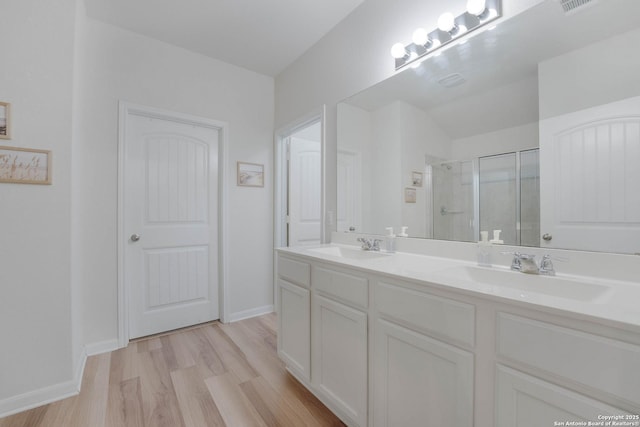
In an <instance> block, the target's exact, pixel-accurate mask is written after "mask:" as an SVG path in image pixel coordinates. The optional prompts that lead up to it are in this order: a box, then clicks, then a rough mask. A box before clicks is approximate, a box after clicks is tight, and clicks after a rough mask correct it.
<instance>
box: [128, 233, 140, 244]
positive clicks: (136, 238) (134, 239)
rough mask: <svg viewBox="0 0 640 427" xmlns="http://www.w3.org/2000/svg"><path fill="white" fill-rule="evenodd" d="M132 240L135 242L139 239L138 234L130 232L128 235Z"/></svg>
mask: <svg viewBox="0 0 640 427" xmlns="http://www.w3.org/2000/svg"><path fill="white" fill-rule="evenodd" d="M130 239H131V241H132V242H137V241H138V240H140V235H139V234H132V235H131V237H130Z"/></svg>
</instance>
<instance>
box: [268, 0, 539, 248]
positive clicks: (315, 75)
mask: <svg viewBox="0 0 640 427" xmlns="http://www.w3.org/2000/svg"><path fill="white" fill-rule="evenodd" d="M541 1H542V0H504V1H503V9H504V10H503V16H504V19H507V18H509V17H512V16H514V15H516V14H518V13H520V12H522V11H523V10H526V9H527V8H529V7H531V6H533V5H535V4H537V3H540V2H541ZM459 6H460V7H461V8H464V2H460V4H459ZM446 8H447V7H446V5H444V2H443V1H442V0H395V1H389V0H367V1H365V2H363V3H362V4H361V5H360V6H359V7H358V8H356V9H355V10H354V11H353V12H352V13H351V14H350V15H349V16H347V17H346V18H345V19H344V20H342V21H341V22H340V23H339V24H338V25H336V26H335V27H334V28H333V29H332V30H331V31H330V32H329V33H328V34H327V35H326V36H325V37H324V38H322V39H321V40H320V41H319V42H318V43H316V44H315V45H314V46H313V47H312V48H311V49H309V50H308V51H307V52H306V53H305V54H304V55H303V56H302V57H300V58H299V59H298V60H297V61H295V62H294V63H293V64H292V65H291V66H289V67H288V68H287V69H286V70H284V71H283V72H282V73H281V74H280V75H278V76H277V77H276V110H275V111H276V116H275V117H276V119H275V123H276V128H278V127H280V126H283V125H285V124H287V123H290V122H293V121H294V120H295V119H296V118H298V117H300V116H302V115H304V113H305V112H307V111H312V110H314V109H317V108H318V107H319V106H321V105H323V104H325V105H326V107H327V108H326V111H327V118H326V124H325V125H326V141H325V142H326V151H327V159H326V163H327V171H326V175H327V178H326V182H325V186H326V194H327V204H326V205H327V207H326V209H327V210H328V211H334V212H335V209H336V206H335V203H336V170H335V165H336V153H337V145H336V140H337V131H336V129H337V126H336V121H337V108H336V104H337V103H338V102H339V101H340V100H342V99H345V98H347V97H349V96H351V95H353V94H355V93H357V92H359V91H361V90H364V89H366V88H367V87H369V86H371V85H373V84H375V83H378V82H380V81H382V80H384V79H386V78H387V77H390V76H391V75H393V74H394V65H393V64H394V63H393V58H392V57H391V56H390V54H389V49H390V48H391V45H393V44H394V43H396V42H398V41H402V42H403V43H409V42H410V41H411V33H412V32H413V30H414V29H415V28H417V27H422V26H428V27H430V28H431V27H435V25H436V22H437V19H438V16H439V15H440V14H441V13H443V12H445V9H446ZM326 229H327V235H326V238H327V240H330V231H331V229H332V227H326Z"/></svg>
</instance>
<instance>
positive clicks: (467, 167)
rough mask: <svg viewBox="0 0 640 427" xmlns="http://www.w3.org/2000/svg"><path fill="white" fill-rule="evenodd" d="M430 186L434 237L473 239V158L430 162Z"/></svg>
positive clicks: (470, 240) (456, 239) (464, 240)
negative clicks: (437, 162) (470, 159)
mask: <svg viewBox="0 0 640 427" xmlns="http://www.w3.org/2000/svg"><path fill="white" fill-rule="evenodd" d="M431 186H432V221H433V238H435V239H441V240H455V241H462V242H472V241H474V240H475V237H474V234H475V233H474V230H473V217H474V215H473V213H474V196H473V165H472V162H471V161H456V162H446V163H440V164H432V165H431Z"/></svg>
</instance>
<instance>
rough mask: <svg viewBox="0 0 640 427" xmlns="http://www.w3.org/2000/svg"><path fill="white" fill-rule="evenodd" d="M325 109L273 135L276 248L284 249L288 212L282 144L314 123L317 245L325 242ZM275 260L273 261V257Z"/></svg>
mask: <svg viewBox="0 0 640 427" xmlns="http://www.w3.org/2000/svg"><path fill="white" fill-rule="evenodd" d="M325 118H326V106H325V105H322V106H321V107H320V108H318V109H315V110H313V111H311V112H309V113H308V114H305V115H304V116H302V117H300V118H298V119H297V120H294V121H293V122H291V123H289V124H287V125H285V126H282V127H281V128H279V129H277V130H276V132H275V136H274V150H273V151H274V162H273V164H274V165H275V166H274V175H275V176H274V191H273V202H274V203H273V207H274V215H273V242H274V246H275V247H276V248H278V247H282V246H286V234H285V230H286V225H287V224H286V212H287V197H286V195H287V191H288V187H287V170H286V162H287V159H286V154H287V151H286V147H285V141H286V140H287V139H288V138H289V137H290V136H291V135H293V134H295V133H296V132H297V131H299V130H300V129H304V128H306V127H308V126H310V125H312V124H314V123H320V162H321V166H320V243H326V239H325V224H326V221H325V215H326V212H325V207H326V199H327V194H326V186H325V177H326V169H327V167H326V165H327V155H326V144H325V137H326V131H325V126H326V119H325ZM274 260H275V258H274Z"/></svg>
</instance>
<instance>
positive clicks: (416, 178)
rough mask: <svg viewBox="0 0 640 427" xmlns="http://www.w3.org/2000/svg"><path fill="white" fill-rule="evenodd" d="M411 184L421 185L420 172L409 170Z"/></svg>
mask: <svg viewBox="0 0 640 427" xmlns="http://www.w3.org/2000/svg"><path fill="white" fill-rule="evenodd" d="M411 185H413V186H414V187H422V172H411Z"/></svg>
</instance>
